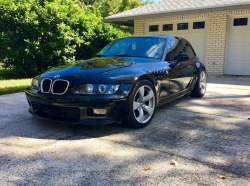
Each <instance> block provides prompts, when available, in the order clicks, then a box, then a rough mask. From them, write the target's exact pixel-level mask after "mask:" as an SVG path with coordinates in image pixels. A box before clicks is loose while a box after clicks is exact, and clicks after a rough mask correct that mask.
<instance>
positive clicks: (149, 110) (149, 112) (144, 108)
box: [143, 105, 154, 116]
mask: <svg viewBox="0 0 250 186" xmlns="http://www.w3.org/2000/svg"><path fill="white" fill-rule="evenodd" d="M143 110H145V111H146V112H147V113H148V114H149V115H150V116H152V114H153V112H154V109H152V108H151V107H149V106H146V105H145V106H144V107H143Z"/></svg>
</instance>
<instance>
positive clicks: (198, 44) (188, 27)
mask: <svg viewBox="0 0 250 186" xmlns="http://www.w3.org/2000/svg"><path fill="white" fill-rule="evenodd" d="M207 27H208V24H207V20H206V19H194V20H181V21H171V22H158V23H148V24H147V25H146V31H145V34H146V35H172V36H179V37H183V38H185V39H187V40H188V41H189V42H190V43H191V45H192V46H193V48H194V50H195V52H196V54H197V56H199V57H200V59H201V62H202V63H203V64H204V65H206V47H207Z"/></svg>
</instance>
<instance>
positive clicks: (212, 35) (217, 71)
mask: <svg viewBox="0 0 250 186" xmlns="http://www.w3.org/2000/svg"><path fill="white" fill-rule="evenodd" d="M247 14H250V9H239V10H227V11H218V12H206V13H197V14H185V15H175V16H164V17H155V18H146V19H138V20H135V23H134V29H135V32H134V34H135V35H136V36H139V35H145V24H146V23H150V22H160V21H172V20H175V21H176V20H185V19H195V18H207V19H208V32H207V49H206V68H207V72H208V74H212V75H223V74H224V65H225V54H226V38H227V23H228V16H229V15H247Z"/></svg>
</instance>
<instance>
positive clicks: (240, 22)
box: [234, 18, 248, 26]
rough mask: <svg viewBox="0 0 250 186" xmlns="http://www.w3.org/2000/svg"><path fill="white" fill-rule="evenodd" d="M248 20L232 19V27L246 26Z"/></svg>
mask: <svg viewBox="0 0 250 186" xmlns="http://www.w3.org/2000/svg"><path fill="white" fill-rule="evenodd" d="M247 22H248V18H236V19H234V26H246V25H247Z"/></svg>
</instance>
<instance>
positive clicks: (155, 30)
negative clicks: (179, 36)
mask: <svg viewBox="0 0 250 186" xmlns="http://www.w3.org/2000/svg"><path fill="white" fill-rule="evenodd" d="M158 30H159V25H149V32H157V31H158Z"/></svg>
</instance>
